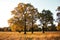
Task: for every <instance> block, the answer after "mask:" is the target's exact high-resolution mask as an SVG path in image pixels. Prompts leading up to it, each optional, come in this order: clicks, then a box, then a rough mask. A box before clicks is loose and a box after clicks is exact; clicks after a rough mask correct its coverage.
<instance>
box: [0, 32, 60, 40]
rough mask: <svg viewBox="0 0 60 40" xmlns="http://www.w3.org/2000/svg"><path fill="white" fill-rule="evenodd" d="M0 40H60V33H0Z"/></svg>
mask: <svg viewBox="0 0 60 40" xmlns="http://www.w3.org/2000/svg"><path fill="white" fill-rule="evenodd" d="M0 40H60V32H45V33H42V32H34V33H33V34H32V33H31V32H27V34H24V32H21V33H19V32H0Z"/></svg>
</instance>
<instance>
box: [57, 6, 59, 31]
mask: <svg viewBox="0 0 60 40" xmlns="http://www.w3.org/2000/svg"><path fill="white" fill-rule="evenodd" d="M57 17H58V18H57V22H58V26H57V30H59V31H60V6H58V8H57Z"/></svg>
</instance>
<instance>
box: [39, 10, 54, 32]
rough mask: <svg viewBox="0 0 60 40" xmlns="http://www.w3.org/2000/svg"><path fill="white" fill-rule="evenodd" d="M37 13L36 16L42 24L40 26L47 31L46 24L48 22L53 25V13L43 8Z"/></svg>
mask: <svg viewBox="0 0 60 40" xmlns="http://www.w3.org/2000/svg"><path fill="white" fill-rule="evenodd" d="M38 15H39V16H38V18H39V19H40V22H41V24H42V25H43V26H42V29H43V32H44V30H45V31H47V25H48V24H51V25H50V26H52V25H53V20H54V19H53V13H52V12H51V11H50V10H43V11H42V13H39V14H38ZM52 27H53V26H52ZM52 27H51V28H52Z"/></svg>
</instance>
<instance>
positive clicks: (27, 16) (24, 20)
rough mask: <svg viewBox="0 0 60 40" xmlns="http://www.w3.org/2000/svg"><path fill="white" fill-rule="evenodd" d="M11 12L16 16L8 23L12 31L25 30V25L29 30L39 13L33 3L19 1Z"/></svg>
mask: <svg viewBox="0 0 60 40" xmlns="http://www.w3.org/2000/svg"><path fill="white" fill-rule="evenodd" d="M11 12H12V15H14V16H13V17H12V18H10V19H9V20H8V23H9V26H10V27H11V30H12V31H16V30H19V31H21V30H24V27H25V26H26V30H27V31H29V29H31V28H32V29H33V26H34V25H35V23H36V20H37V18H38V15H37V14H38V13H39V12H38V11H37V9H36V8H34V7H33V6H32V5H31V4H24V3H19V4H18V6H17V7H16V8H15V9H14V10H13V11H11Z"/></svg>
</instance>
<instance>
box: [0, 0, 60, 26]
mask: <svg viewBox="0 0 60 40" xmlns="http://www.w3.org/2000/svg"><path fill="white" fill-rule="evenodd" d="M18 3H30V4H32V5H33V6H34V7H35V8H37V9H38V11H39V12H41V11H42V10H43V9H47V10H48V9H49V10H51V12H52V13H53V16H54V19H56V8H57V7H58V6H60V0H0V27H8V22H7V20H8V19H9V18H11V17H12V15H11V11H12V10H13V9H14V8H15V7H16V6H17V5H18ZM37 23H38V22H37Z"/></svg>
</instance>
